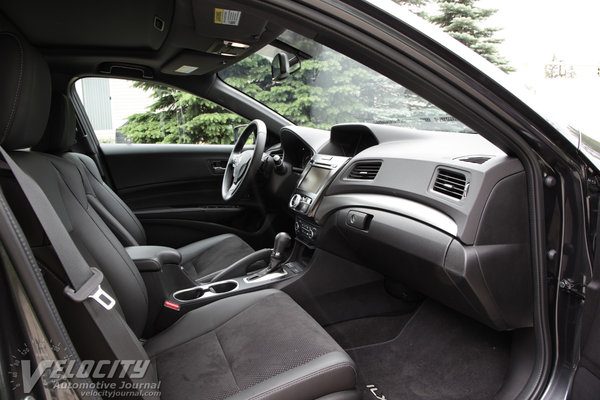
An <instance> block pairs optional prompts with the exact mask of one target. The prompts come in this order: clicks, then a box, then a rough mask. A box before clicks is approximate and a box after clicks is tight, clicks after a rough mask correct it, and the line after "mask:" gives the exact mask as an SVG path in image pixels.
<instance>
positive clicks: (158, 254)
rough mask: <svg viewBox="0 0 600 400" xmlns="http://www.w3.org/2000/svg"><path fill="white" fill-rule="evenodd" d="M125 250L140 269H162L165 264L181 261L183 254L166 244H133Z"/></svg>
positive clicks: (143, 270) (177, 263)
mask: <svg viewBox="0 0 600 400" xmlns="http://www.w3.org/2000/svg"><path fill="white" fill-rule="evenodd" d="M125 250H126V251H127V254H128V255H129V257H131V259H132V260H133V262H134V264H135V265H136V266H137V268H138V270H139V271H142V272H145V271H160V270H161V269H162V267H163V265H167V264H175V265H179V263H180V262H181V254H180V253H179V252H178V251H177V250H175V249H173V248H171V247H165V246H131V247H126V248H125Z"/></svg>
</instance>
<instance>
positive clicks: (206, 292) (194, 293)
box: [173, 281, 239, 303]
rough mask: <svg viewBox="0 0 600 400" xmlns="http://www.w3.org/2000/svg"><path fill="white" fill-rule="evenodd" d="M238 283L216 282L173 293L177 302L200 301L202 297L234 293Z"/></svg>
mask: <svg viewBox="0 0 600 400" xmlns="http://www.w3.org/2000/svg"><path fill="white" fill-rule="evenodd" d="M238 285H239V284H238V283H237V282H236V281H223V282H215V283H211V284H208V285H202V286H196V287H193V288H189V289H184V290H180V291H178V292H175V293H173V297H174V298H175V300H178V301H180V302H182V303H185V302H188V301H193V300H198V299H200V298H202V297H211V296H216V295H218V294H223V293H228V292H231V291H234V290H235V289H237V287H238Z"/></svg>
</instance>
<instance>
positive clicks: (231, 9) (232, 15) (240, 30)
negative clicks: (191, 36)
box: [192, 1, 268, 50]
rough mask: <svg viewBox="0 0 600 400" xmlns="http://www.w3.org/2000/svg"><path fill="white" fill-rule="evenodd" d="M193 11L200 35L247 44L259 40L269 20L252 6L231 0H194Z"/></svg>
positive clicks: (196, 29) (197, 31) (196, 27)
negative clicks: (254, 10) (257, 13)
mask: <svg viewBox="0 0 600 400" xmlns="http://www.w3.org/2000/svg"><path fill="white" fill-rule="evenodd" d="M192 13H193V15H194V24H195V31H196V33H197V34H198V35H200V36H204V37H212V38H215V39H221V40H228V41H233V42H238V43H245V44H252V43H256V42H258V41H259V40H260V38H261V37H262V35H263V33H264V32H265V29H266V26H267V22H268V21H267V20H266V19H263V18H260V17H258V16H256V14H255V13H253V10H252V9H251V8H249V7H247V6H244V5H242V4H239V3H234V2H230V1H194V2H192ZM206 50H208V49H206Z"/></svg>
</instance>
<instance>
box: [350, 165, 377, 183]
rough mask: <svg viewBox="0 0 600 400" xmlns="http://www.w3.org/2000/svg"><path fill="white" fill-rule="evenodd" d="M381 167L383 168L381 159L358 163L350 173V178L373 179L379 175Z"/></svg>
mask: <svg viewBox="0 0 600 400" xmlns="http://www.w3.org/2000/svg"><path fill="white" fill-rule="evenodd" d="M379 168H381V161H376V162H362V163H358V164H356V165H354V168H352V171H350V174H348V179H360V180H363V181H372V180H373V179H375V177H376V176H377V173H378V172H379Z"/></svg>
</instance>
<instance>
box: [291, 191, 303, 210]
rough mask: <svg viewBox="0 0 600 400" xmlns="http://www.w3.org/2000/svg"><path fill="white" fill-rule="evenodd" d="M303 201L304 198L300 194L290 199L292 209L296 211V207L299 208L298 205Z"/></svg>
mask: <svg viewBox="0 0 600 400" xmlns="http://www.w3.org/2000/svg"><path fill="white" fill-rule="evenodd" d="M301 200H302V196H300V195H299V194H298V193H296V194H295V195H293V196H292V198H291V199H290V207H291V208H294V209H295V208H296V207H298V204H300V201H301Z"/></svg>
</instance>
